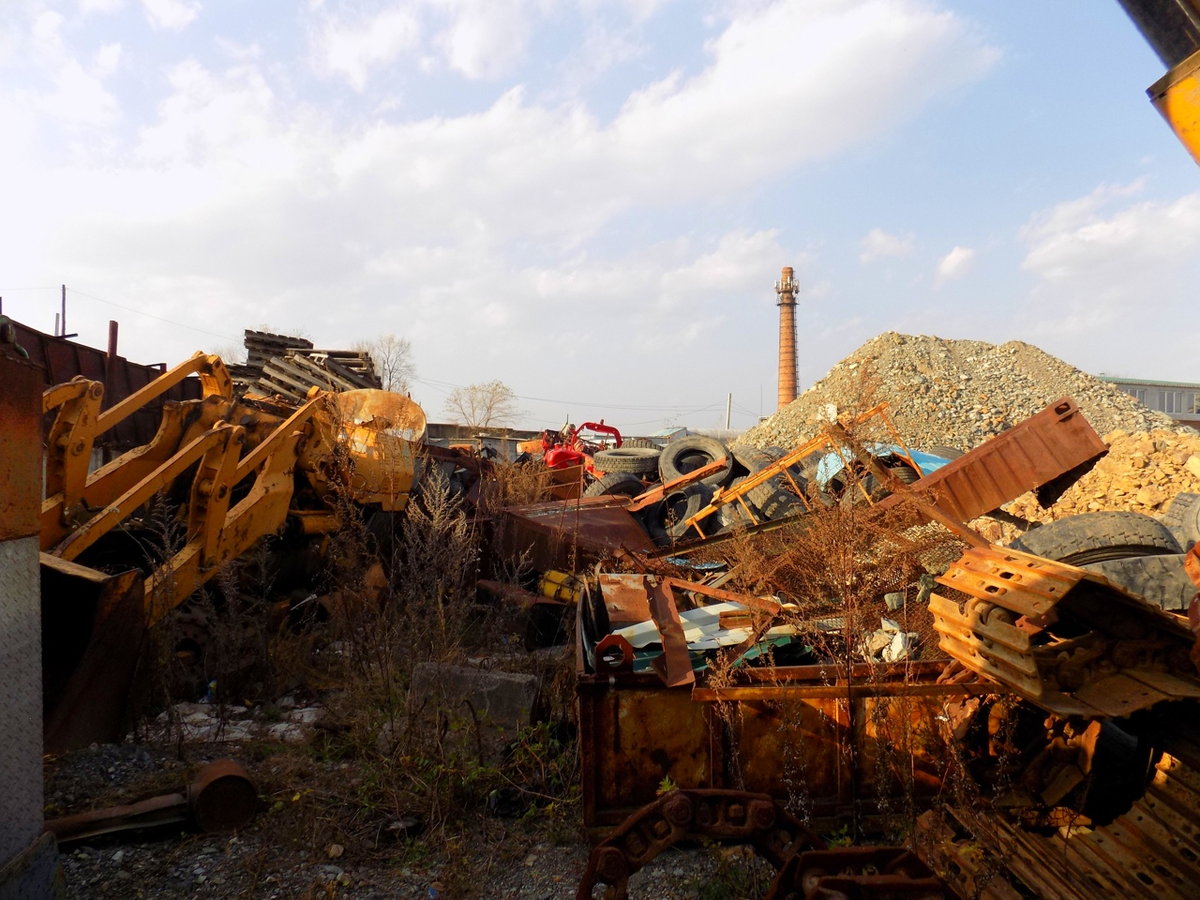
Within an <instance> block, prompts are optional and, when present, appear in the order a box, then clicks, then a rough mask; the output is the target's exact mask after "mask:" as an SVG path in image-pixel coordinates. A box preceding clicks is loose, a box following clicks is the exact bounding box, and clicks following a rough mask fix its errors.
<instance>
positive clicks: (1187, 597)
mask: <svg viewBox="0 0 1200 900" xmlns="http://www.w3.org/2000/svg"><path fill="white" fill-rule="evenodd" d="M1185 558H1186V554H1183V553H1172V554H1169V555H1166V556H1134V557H1132V558H1130V559H1110V560H1108V561H1107V562H1098V563H1088V564H1087V565H1086V566H1084V567H1083V568H1085V569H1087V570H1088V571H1089V572H1095V573H1096V574H1097V575H1103V576H1104V577H1105V578H1107V579H1108V580H1109V581H1111V582H1112V583H1113V584H1119V585H1120V586H1121V587H1123V588H1125V590H1127V591H1129V592H1130V593H1131V594H1137V595H1138V596H1139V597H1141V598H1142V599H1143V600H1145V601H1146V602H1147V603H1149V604H1150V605H1151V606H1157V607H1159V608H1160V609H1165V610H1166V611H1167V612H1173V613H1179V614H1181V615H1186V614H1187V608H1188V604H1190V603H1191V602H1192V598H1193V597H1195V596H1196V585H1194V584H1193V583H1192V579H1190V578H1188V574H1187V570H1186V569H1185V568H1184V567H1183V561H1184V559H1185Z"/></svg>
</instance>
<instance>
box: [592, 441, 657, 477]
mask: <svg viewBox="0 0 1200 900" xmlns="http://www.w3.org/2000/svg"><path fill="white" fill-rule="evenodd" d="M659 452H660V451H659V450H658V449H657V448H655V449H651V448H649V447H629V448H628V449H627V448H626V447H625V446H624V445H622V446H620V447H617V448H616V449H612V450H599V451H597V452H596V453H594V454H593V455H592V465H593V466H594V467H595V469H596V471H598V472H606V473H612V472H631V473H633V474H634V475H644V474H645V473H647V472H653V471H655V470H656V469H657V468H658V456H659Z"/></svg>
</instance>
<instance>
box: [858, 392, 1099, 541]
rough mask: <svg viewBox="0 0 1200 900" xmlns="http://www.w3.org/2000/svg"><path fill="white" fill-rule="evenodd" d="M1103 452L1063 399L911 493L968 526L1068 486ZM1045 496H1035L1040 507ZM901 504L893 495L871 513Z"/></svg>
mask: <svg viewBox="0 0 1200 900" xmlns="http://www.w3.org/2000/svg"><path fill="white" fill-rule="evenodd" d="M1107 452H1108V447H1107V445H1105V443H1104V441H1102V440H1101V439H1100V436H1099V435H1098V434H1096V431H1095V429H1094V428H1092V426H1091V425H1090V424H1088V421H1087V419H1085V418H1084V417H1083V414H1082V413H1081V412H1080V411H1079V407H1078V406H1077V405H1076V404H1075V401H1073V400H1071V399H1069V398H1067V397H1064V398H1062V399H1061V400H1057V401H1055V402H1054V403H1052V404H1050V405H1049V406H1048V407H1046V408H1045V409H1044V410H1042V411H1041V412H1040V413H1037V414H1036V415H1034V416H1031V417H1030V418H1028V419H1026V420H1025V421H1024V422H1021V423H1020V424H1018V425H1015V426H1014V427H1012V428H1010V429H1009V430H1008V431H1005V432H1004V433H1003V434H1000V435H997V436H996V437H994V438H992V439H991V440H989V441H987V442H986V443H984V444H982V445H980V446H979V447H976V448H975V449H974V450H972V451H971V452H970V453H967V454H966V455H964V456H961V457H959V458H958V459H956V460H953V461H952V462H950V463H949V464H948V465H946V466H943V467H942V468H940V469H938V470H937V471H936V472H933V473H931V474H929V475H926V476H925V477H924V478H922V479H920V480H919V481H917V482H916V483H914V484H913V485H912V488H911V490H912V492H913V493H914V494H917V495H918V496H921V497H924V498H925V499H927V500H930V501H931V502H933V503H934V504H935V505H936V506H937V507H938V508H939V509H941V510H942V511H943V512H945V513H947V514H948V515H950V516H952V517H953V518H955V519H958V520H959V521H961V522H970V521H971V520H972V519H975V518H978V517H979V516H982V515H983V514H984V513H989V512H991V511H992V510H994V509H998V508H999V507H1000V506H1001V505H1002V504H1004V503H1007V502H1008V501H1010V500H1015V499H1016V498H1017V497H1019V496H1021V495H1022V494H1024V493H1026V492H1028V491H1031V490H1035V489H1045V488H1047V487H1049V486H1051V485H1054V483H1055V482H1056V480H1057V479H1064V482H1065V484H1066V486H1069V484H1070V483H1071V482H1073V481H1074V480H1075V479H1077V478H1078V477H1079V476H1080V475H1082V474H1083V473H1084V472H1086V471H1087V469H1088V468H1090V467H1091V466H1092V465H1094V464H1095V462H1096V461H1097V460H1098V459H1100V457H1102V456H1103V455H1104V454H1105V453H1107ZM1054 487H1056V488H1057V487H1058V486H1057V485H1054ZM1063 489H1065V488H1063ZM1045 493H1046V492H1045V491H1043V492H1042V494H1041V495H1040V496H1039V499H1041V500H1042V502H1043V503H1044V504H1045V503H1046V499H1043V498H1044V497H1045ZM900 503H902V495H900V494H893V495H892V496H890V497H886V498H884V499H883V500H881V501H880V502H879V503H878V504H876V508H877V509H889V508H892V507H895V506H897V505H899V504H900Z"/></svg>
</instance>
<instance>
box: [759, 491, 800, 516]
mask: <svg viewBox="0 0 1200 900" xmlns="http://www.w3.org/2000/svg"><path fill="white" fill-rule="evenodd" d="M758 508H759V509H760V510H761V511H762V514H763V518H765V519H767V520H769V521H772V522H773V521H775V520H776V519H784V518H787V517H788V516H794V515H796V514H798V513H802V512H804V504H803V503H801V502H800V500H799V499H798V498H797V497H796V495H795V494H793V493H791V492H790V491H775V492H774V493H773V494H771V495H770V496H769V497H768V498H767V499H766V500H765V501H763V503H762V504H760V505H759V507H758Z"/></svg>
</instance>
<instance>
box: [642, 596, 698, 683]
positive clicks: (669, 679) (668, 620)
mask: <svg viewBox="0 0 1200 900" xmlns="http://www.w3.org/2000/svg"><path fill="white" fill-rule="evenodd" d="M647 587H648V588H649V592H648V593H649V597H650V615H651V617H652V618H653V619H654V624H655V626H656V627H657V628H658V634H659V637H661V638H662V647H663V652H662V655H661V656H658V657H655V659H654V662H653V663H652V664H651V665H652V666H653V667H654V671H656V672H657V673H658V675H659V677H660V678H662V680H663V684H665V685H666V686H667V687H680V686H682V685H685V684H695V682H696V673H695V672H693V671H692V657H691V655H690V654H689V653H688V645H687V638H686V637H684V635H683V622H681V621H680V619H679V609H678V608H677V607H676V606H675V595H674V593H672V591H671V587H670V585H668V584H665V583H663V582H662V581H659V580H658V579H656V578H655V579H650V578H648V579H647Z"/></svg>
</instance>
